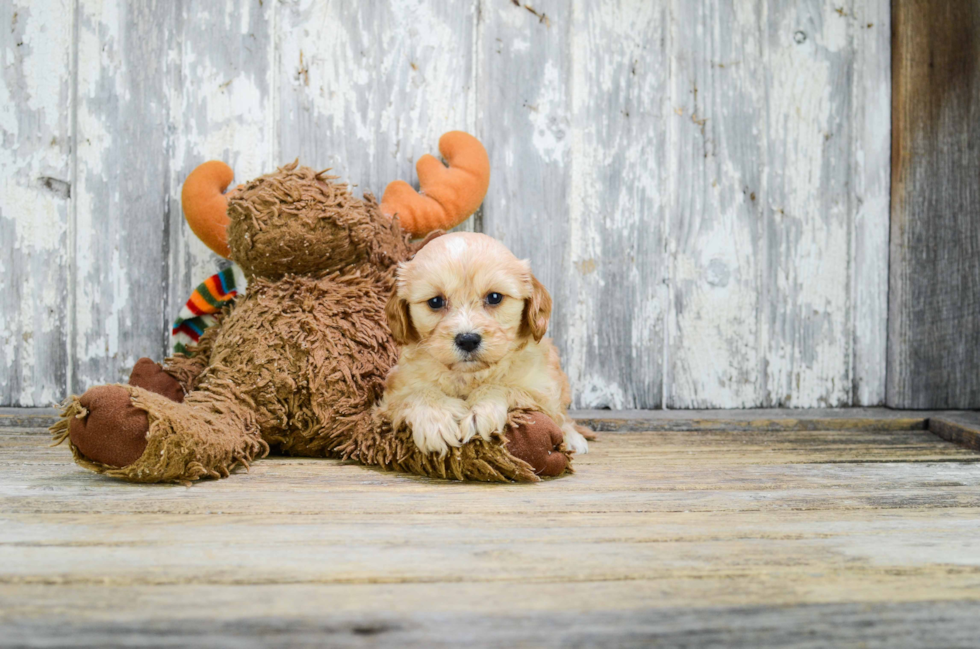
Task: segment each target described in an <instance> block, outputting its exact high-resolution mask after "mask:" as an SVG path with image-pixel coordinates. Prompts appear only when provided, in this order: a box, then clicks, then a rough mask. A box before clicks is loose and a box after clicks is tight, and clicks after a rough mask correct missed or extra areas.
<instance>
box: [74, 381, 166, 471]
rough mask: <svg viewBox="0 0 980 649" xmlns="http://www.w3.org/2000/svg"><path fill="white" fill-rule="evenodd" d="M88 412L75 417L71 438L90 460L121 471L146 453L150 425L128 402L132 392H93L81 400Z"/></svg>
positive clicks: (107, 387) (104, 388) (116, 388)
mask: <svg viewBox="0 0 980 649" xmlns="http://www.w3.org/2000/svg"><path fill="white" fill-rule="evenodd" d="M78 403H79V404H81V406H82V407H83V408H85V410H86V411H87V412H86V413H85V414H84V416H82V417H72V420H71V422H69V424H68V437H69V438H70V439H71V443H72V444H73V445H74V446H75V448H77V449H78V451H79V452H80V453H81V454H82V455H84V456H85V457H86V458H88V459H89V460H93V461H95V462H100V463H102V464H105V465H107V466H112V467H117V468H122V467H124V466H128V465H130V464H132V463H133V462H135V461H136V460H138V459H139V458H140V456H141V455H143V451H144V450H145V449H146V433H147V432H148V431H149V430H150V422H149V420H148V419H147V417H146V413H145V412H143V411H142V410H140V409H139V408H137V407H135V406H134V405H133V404H132V402H130V400H129V392H128V391H127V390H126V388H124V387H121V386H118V385H100V386H98V387H94V388H90V389H89V390H88V391H86V392H85V394H83V395H82V396H80V397H79V398H78Z"/></svg>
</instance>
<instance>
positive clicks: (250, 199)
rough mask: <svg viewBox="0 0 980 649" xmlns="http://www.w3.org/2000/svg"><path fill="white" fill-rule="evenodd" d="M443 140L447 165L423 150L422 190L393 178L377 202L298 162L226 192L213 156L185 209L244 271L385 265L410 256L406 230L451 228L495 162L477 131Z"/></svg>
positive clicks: (191, 181) (476, 198)
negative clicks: (480, 140)
mask: <svg viewBox="0 0 980 649" xmlns="http://www.w3.org/2000/svg"><path fill="white" fill-rule="evenodd" d="M439 145H440V150H441V151H442V153H443V155H444V156H445V157H446V159H447V160H448V161H449V164H450V167H449V168H446V167H444V166H443V165H442V164H441V163H440V162H439V161H437V160H436V159H435V158H433V157H432V156H428V155H427V156H423V157H422V158H421V159H420V160H419V162H418V164H417V169H418V172H419V180H420V183H421V185H422V190H423V194H422V195H420V194H418V193H416V192H415V190H413V189H412V188H411V187H410V186H409V185H407V184H406V183H404V182H402V181H395V182H393V183H391V184H390V185H389V186H388V188H387V189H386V190H385V197H384V200H383V202H382V203H381V205H378V203H377V201H376V200H375V199H374V197H373V196H372V195H370V194H365V197H364V198H363V199H360V198H357V197H355V196H354V195H352V194H351V193H350V190H349V189H348V187H347V185H345V184H339V183H336V182H334V180H335V179H336V177H335V176H329V175H326V172H315V171H313V170H312V169H309V168H308V167H300V166H298V165H297V163H295V162H294V163H292V164H289V165H286V166H284V167H281V168H280V169H279V170H278V171H276V172H275V173H271V174H267V175H265V176H261V177H259V178H256V179H255V180H252V181H250V182H248V183H246V184H245V185H240V186H239V187H237V188H235V189H233V190H232V191H230V192H228V193H227V194H222V191H223V190H224V189H225V188H226V187H227V186H228V184H229V183H230V182H231V179H232V172H231V169H230V168H229V167H228V166H227V165H225V164H224V163H221V162H214V161H212V162H207V163H205V164H203V165H201V166H199V167H198V168H197V169H195V170H194V171H193V172H192V173H191V174H190V175H189V176H188V177H187V180H186V182H185V183H184V189H183V194H182V202H183V205H184V215H185V217H186V218H187V221H188V224H189V225H190V226H191V229H192V230H193V231H194V232H195V234H197V235H198V236H199V237H200V238H201V240H202V241H204V243H205V244H207V245H208V247H210V248H211V249H212V250H214V251H215V252H216V253H218V254H219V255H221V256H223V257H229V258H231V259H233V260H234V261H235V262H237V263H238V264H239V266H241V268H242V270H243V271H244V272H245V274H246V275H247V276H253V277H266V278H270V279H275V278H278V277H281V276H283V275H286V274H308V273H318V272H323V271H332V270H339V269H341V268H344V267H346V266H349V265H350V264H355V263H363V262H368V263H373V264H377V265H379V266H381V267H384V268H387V267H390V266H391V265H392V264H394V263H396V262H398V261H401V260H402V259H404V258H405V257H406V256H407V250H408V248H407V246H406V241H405V239H406V234H405V232H407V233H410V234H412V235H415V236H423V235H425V234H427V233H429V232H431V231H434V230H438V229H442V228H451V227H453V226H455V225H457V224H458V223H461V222H462V221H464V220H466V218H468V217H469V215H470V214H472V213H473V212H474V211H476V209H477V208H478V207H479V205H480V203H481V202H482V200H483V197H484V195H485V194H486V190H487V186H488V184H489V177H490V167H489V160H488V159H487V155H486V151H485V150H484V149H483V146H482V145H481V144H480V143H479V141H477V140H476V139H475V138H473V137H472V136H470V135H467V134H466V133H461V132H458V131H456V132H452V133H447V134H446V135H444V136H443V137H442V139H441V140H440V142H439ZM403 230H404V232H403Z"/></svg>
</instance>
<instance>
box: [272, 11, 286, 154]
mask: <svg viewBox="0 0 980 649" xmlns="http://www.w3.org/2000/svg"><path fill="white" fill-rule="evenodd" d="M281 4H282V3H280V2H274V3H273V4H272V38H270V39H269V41H270V42H269V49H270V50H271V57H270V58H271V62H270V64H271V66H272V74H271V76H272V79H271V80H270V81H271V88H270V89H269V92H270V94H271V95H272V97H271V98H270V101H271V103H272V107H271V112H272V133H271V134H270V137H271V139H272V142H271V143H270V145H269V154H270V155H271V156H272V160H271V161H270V164H269V166H268V170H269V171H272V170H273V169H276V168H278V166H279V165H280V164H282V162H283V161H282V138H281V137H280V134H281V131H282V106H281V104H280V90H279V82H280V70H279V65H280V63H281V59H282V47H281V40H280V35H279V20H280V14H279V10H280V6H281Z"/></svg>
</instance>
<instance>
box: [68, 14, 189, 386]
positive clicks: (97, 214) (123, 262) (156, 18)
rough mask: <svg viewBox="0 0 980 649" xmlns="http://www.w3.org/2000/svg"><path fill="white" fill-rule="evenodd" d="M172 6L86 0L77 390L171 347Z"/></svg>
mask: <svg viewBox="0 0 980 649" xmlns="http://www.w3.org/2000/svg"><path fill="white" fill-rule="evenodd" d="M175 7H176V5H174V4H173V3H172V2H168V1H167V0H159V1H148V2H144V3H135V4H134V3H129V2H125V1H124V0H105V2H102V1H99V0H80V1H79V3H78V36H77V38H78V43H77V49H78V76H77V79H76V80H75V82H76V83H77V84H78V101H77V115H76V116H75V119H76V120H77V130H76V133H75V141H76V143H77V151H76V153H75V160H76V165H77V170H76V176H77V178H76V185H75V189H77V194H76V196H75V199H74V200H75V206H74V210H75V213H74V221H75V222H74V237H75V240H74V241H73V242H72V244H73V245H74V269H73V270H74V273H73V276H72V278H71V282H70V284H69V289H70V290H71V291H72V292H73V300H72V304H73V305H74V309H73V313H72V317H73V327H72V338H71V340H70V347H69V349H70V353H71V355H72V361H73V371H72V376H71V377H70V386H69V389H70V391H72V392H79V393H80V392H82V391H84V390H85V389H86V388H87V387H89V386H91V385H95V384H98V383H103V382H107V381H108V382H119V381H125V380H126V379H128V378H129V370H130V369H131V368H132V366H133V364H134V363H135V362H136V359H138V358H139V357H141V356H151V357H153V358H159V357H161V356H162V355H163V354H164V352H165V351H166V349H167V347H166V331H167V327H168V324H169V320H170V317H171V314H169V313H166V312H165V310H164V305H165V299H164V296H165V291H164V289H165V287H166V285H167V281H166V280H165V279H164V278H165V277H167V276H168V275H169V273H168V270H167V268H168V264H167V260H168V257H169V254H168V245H169V236H168V232H167V230H168V228H169V227H170V221H171V219H170V213H169V205H170V196H171V192H172V191H173V188H172V187H171V177H170V165H169V158H170V155H169V154H170V144H171V142H172V140H171V124H170V120H171V110H170V97H171V92H173V91H174V90H175V89H174V88H173V86H172V84H173V83H174V81H175V79H174V76H173V75H174V68H173V65H172V57H171V53H172V49H173V40H174V38H175V33H176V31H175V28H176V26H177V13H176V10H175Z"/></svg>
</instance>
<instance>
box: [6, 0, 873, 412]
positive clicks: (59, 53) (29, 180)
mask: <svg viewBox="0 0 980 649" xmlns="http://www.w3.org/2000/svg"><path fill="white" fill-rule="evenodd" d="M889 16H890V11H889V2H888V0H868V1H866V2H858V1H857V0H850V1H847V2H843V3H841V2H840V1H839V0H838V1H835V2H830V1H824V0H814V1H810V2H802V3H801V2H790V1H788V0H737V1H736V2H727V1H721V0H696V1H690V2H689V1H688V0H684V1H681V0H657V1H647V0H632V1H627V0H621V1H609V2H586V1H584V0H579V1H576V2H564V1H535V2H533V3H531V2H528V3H524V2H520V3H518V2H514V1H513V0H471V1H470V2H456V3H442V2H417V1H411V0H378V1H376V2H375V1H372V2H358V3H344V2H312V1H310V0H299V1H290V2H271V1H267V2H259V1H258V0H256V1H255V2H247V3H242V2H237V1H235V0H225V1H224V2H206V3H205V2H187V3H170V2H164V1H163V0H159V1H158V2H151V1H149V0H145V1H141V2H138V3H131V2H125V1H123V0H102V1H97V0H76V1H75V2H68V1H67V0H66V1H63V2H61V3H58V2H54V1H48V0H46V1H44V2H27V1H26V0H20V1H15V2H14V3H12V4H11V3H7V4H5V5H4V8H3V9H2V12H0V20H2V21H4V22H3V23H2V25H3V28H0V57H2V64H3V69H2V71H0V133H2V137H3V141H4V149H3V151H0V173H2V177H0V183H3V184H2V188H3V193H2V195H0V236H2V239H0V255H2V256H0V265H2V266H3V267H2V275H0V309H2V310H0V318H2V320H0V403H2V404H19V405H47V404H49V403H51V402H53V401H56V400H57V399H59V398H60V397H61V396H62V395H63V394H64V393H65V392H66V391H69V390H72V391H78V390H80V389H83V388H84V387H86V386H87V385H91V384H93V383H95V382H100V381H116V380H121V379H124V378H125V377H126V375H127V372H128V368H129V367H130V366H131V365H132V363H133V362H134V361H135V360H136V358H137V357H139V356H140V355H150V356H154V357H160V356H162V355H163V354H164V353H165V349H166V344H167V335H166V330H167V326H168V324H169V321H170V319H171V318H172V317H173V315H174V314H175V312H176V311H177V309H178V308H179V305H180V304H181V303H182V302H183V300H184V299H186V296H187V294H188V293H189V291H190V290H191V289H192V288H193V286H194V285H195V284H196V283H197V282H198V281H200V280H201V279H202V278H203V277H205V276H207V275H208V274H210V273H211V272H213V270H214V269H215V268H216V266H217V264H218V260H217V258H215V257H214V256H213V255H211V254H210V253H209V252H208V251H207V249H206V248H205V247H204V246H203V244H200V243H199V242H198V241H196V240H195V239H194V237H193V235H191V234H190V232H189V230H188V229H187V227H186V226H185V224H184V223H183V220H182V216H181V213H180V208H179V200H178V198H179V189H180V184H181V182H182V181H183V179H184V177H186V175H187V173H188V172H189V171H190V170H191V169H193V167H194V166H195V165H196V164H198V163H199V162H201V161H203V160H205V159H208V158H221V159H224V160H226V161H227V162H229V163H230V164H231V165H232V166H233V167H234V169H235V171H236V174H237V176H238V178H240V179H247V178H249V177H252V176H255V175H257V174H259V173H262V172H264V171H267V170H270V169H272V168H273V167H274V165H276V164H278V163H281V162H284V161H289V160H292V159H294V158H296V157H299V158H300V160H301V161H302V162H303V163H305V164H308V165H311V166H321V167H326V166H330V167H333V168H334V169H336V170H337V172H338V173H339V174H340V175H342V176H343V177H345V178H348V179H349V180H350V181H351V182H353V183H355V184H357V185H358V186H359V187H360V188H361V189H363V190H373V191H380V190H381V189H383V187H384V185H385V184H386V183H387V182H388V181H390V180H391V179H394V178H405V179H407V180H410V181H414V180H415V174H414V160H415V159H416V158H417V157H418V156H419V155H421V154H422V153H425V152H430V151H433V150H434V148H435V145H436V142H437V140H438V136H439V135H440V134H441V133H442V132H444V131H446V130H450V129H454V128H461V129H465V130H469V131H471V132H474V133H475V134H476V135H477V136H479V137H480V138H482V139H483V141H484V142H485V143H486V145H487V148H488V150H489V152H490V156H491V160H492V164H493V179H492V182H491V187H490V192H489V194H488V197H487V200H486V202H485V204H484V208H483V210H482V212H481V213H480V214H478V215H477V216H476V217H475V218H474V219H473V220H471V221H470V222H469V223H468V224H467V225H466V227H467V228H472V229H477V230H482V231H484V232H487V233H488V234H491V235H493V236H497V237H500V238H501V239H503V240H504V241H505V242H506V243H507V244H508V245H510V246H511V247H512V248H513V249H514V251H515V252H516V253H517V254H518V255H521V256H525V257H529V258H530V259H531V260H532V264H533V265H534V268H535V270H536V272H537V274H538V275H539V277H540V278H541V279H542V281H544V282H545V284H546V285H548V286H549V287H550V288H551V290H552V293H553V295H554V297H555V314H554V319H553V321H552V328H551V331H552V335H553V336H554V337H555V338H556V340H557V342H558V344H559V346H560V348H561V350H562V353H563V357H564V359H565V364H566V369H567V370H568V372H569V375H570V377H571V379H572V383H573V386H574V389H575V392H576V405H578V406H580V407H604V406H608V407H613V408H659V407H664V406H666V407H672V408H686V407H743V406H800V407H803V406H837V405H874V404H879V403H882V402H883V400H884V393H885V373H884V371H885V363H884V359H885V343H886V340H885V338H886V336H885V332H886V326H887V318H886V311H887V277H888V191H889V187H888V170H889V128H888V125H889V121H890V104H889V97H890V54H889V52H890V41H889V39H890V18H889ZM73 141H74V142H76V143H77V146H75V147H72V142H73ZM49 179H50V180H49Z"/></svg>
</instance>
